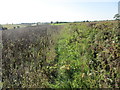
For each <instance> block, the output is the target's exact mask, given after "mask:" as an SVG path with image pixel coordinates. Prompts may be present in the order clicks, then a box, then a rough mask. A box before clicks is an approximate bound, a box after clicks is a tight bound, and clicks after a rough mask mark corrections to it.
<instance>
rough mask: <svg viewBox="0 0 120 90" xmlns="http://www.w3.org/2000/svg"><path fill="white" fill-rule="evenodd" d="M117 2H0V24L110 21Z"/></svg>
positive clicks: (19, 0)
mask: <svg viewBox="0 0 120 90" xmlns="http://www.w3.org/2000/svg"><path fill="white" fill-rule="evenodd" d="M118 1H119V0H0V23H1V24H6V23H10V24H11V23H26V22H31V23H32V22H50V21H83V20H111V19H113V17H114V15H115V14H116V13H118Z"/></svg>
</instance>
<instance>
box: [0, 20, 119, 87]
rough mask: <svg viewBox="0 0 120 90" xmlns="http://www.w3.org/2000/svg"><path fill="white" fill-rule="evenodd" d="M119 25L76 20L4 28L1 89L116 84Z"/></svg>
mask: <svg viewBox="0 0 120 90" xmlns="http://www.w3.org/2000/svg"><path fill="white" fill-rule="evenodd" d="M118 24H119V23H118V21H104V22H80V23H67V24H63V25H40V26H29V27H25V28H19V29H16V30H5V31H2V43H3V49H2V73H3V75H2V81H3V82H2V84H3V88H8V87H9V88H20V87H21V88H120V72H119V68H120V28H119V25H118ZM0 85H1V84H0Z"/></svg>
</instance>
